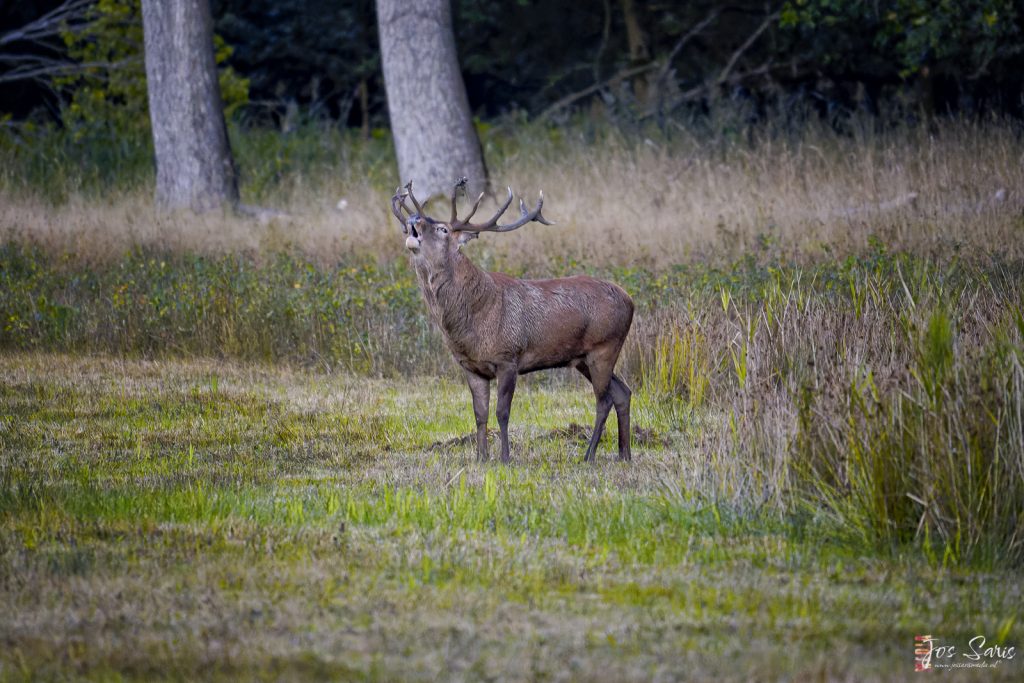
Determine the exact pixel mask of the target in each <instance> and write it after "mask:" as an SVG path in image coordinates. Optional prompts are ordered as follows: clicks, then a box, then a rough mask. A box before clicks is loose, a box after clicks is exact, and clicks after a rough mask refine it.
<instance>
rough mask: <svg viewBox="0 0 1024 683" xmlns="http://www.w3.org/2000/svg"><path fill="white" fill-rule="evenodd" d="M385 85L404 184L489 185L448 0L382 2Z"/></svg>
mask: <svg viewBox="0 0 1024 683" xmlns="http://www.w3.org/2000/svg"><path fill="white" fill-rule="evenodd" d="M377 22H378V26H379V34H380V46H381V63H382V66H383V69H384V86H385V89H386V90H387V96H388V113H389V114H390V116H391V133H392V135H393V136H394V139H395V152H396V153H397V155H398V172H399V175H400V180H401V183H402V184H405V182H407V181H409V180H412V181H414V182H415V183H416V194H417V195H418V196H420V197H425V196H436V195H446V194H448V193H449V192H450V191H451V187H452V184H453V183H454V182H455V180H456V179H457V178H459V177H460V176H466V177H468V178H469V191H470V193H472V194H475V193H477V192H482V191H483V190H484V189H485V188H486V186H487V175H486V173H487V171H486V169H485V168H484V163H483V156H482V154H481V150H480V141H479V139H478V138H477V136H476V130H475V129H474V128H473V119H472V117H471V116H470V113H469V100H468V99H467V98H466V86H465V84H464V83H463V81H462V73H461V72H460V71H459V62H458V58H457V56H456V53H455V34H454V32H453V30H452V13H451V5H450V0H377Z"/></svg>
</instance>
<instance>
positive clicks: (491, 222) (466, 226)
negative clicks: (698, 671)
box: [452, 187, 513, 232]
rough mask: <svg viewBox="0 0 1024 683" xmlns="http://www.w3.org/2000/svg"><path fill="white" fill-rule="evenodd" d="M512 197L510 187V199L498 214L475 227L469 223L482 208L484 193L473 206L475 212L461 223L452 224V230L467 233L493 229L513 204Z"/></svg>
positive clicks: (470, 213)
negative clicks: (480, 207)
mask: <svg viewBox="0 0 1024 683" xmlns="http://www.w3.org/2000/svg"><path fill="white" fill-rule="evenodd" d="M512 197H513V195H512V188H511V187H510V188H508V198H507V199H505V203H504V204H502V205H501V207H500V208H499V209H498V211H497V213H495V214H494V215H493V216H491V217H490V218H489V219H488V220H487V222H485V223H480V224H479V225H474V224H472V223H469V222H468V221H469V219H470V218H472V217H473V214H475V213H476V210H477V208H479V206H480V201H481V200H482V199H483V198H484V195H483V193H481V194H480V196H479V197H477V198H476V202H474V204H473V210H472V211H470V212H469V215H468V216H466V217H465V218H464V219H463V220H461V221H454V222H453V223H452V230H462V231H465V232H481V231H485V230H491V229H493V227H494V226H495V225H497V224H498V219H499V218H501V216H502V214H504V213H505V212H506V211H507V210H508V207H509V206H510V205H511V204H512Z"/></svg>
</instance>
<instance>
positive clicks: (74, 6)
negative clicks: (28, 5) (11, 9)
mask: <svg viewBox="0 0 1024 683" xmlns="http://www.w3.org/2000/svg"><path fill="white" fill-rule="evenodd" d="M92 5H93V1H92V0H67V1H66V2H64V3H63V4H61V5H59V6H58V7H56V8H54V9H53V10H51V11H50V12H47V13H46V14H44V15H43V16H41V17H39V18H38V19H36V20H34V21H31V22H29V23H27V24H25V25H24V26H22V27H21V28H18V29H14V30H13V31H8V32H7V33H5V34H4V35H2V36H0V46H3V45H7V44H8V43H17V42H27V43H39V42H41V41H44V40H47V39H50V38H55V37H57V36H58V35H60V33H61V31H63V30H65V29H66V28H68V27H69V26H72V25H74V24H80V23H83V22H84V21H85V20H86V19H87V18H88V15H89V8H90V7H92Z"/></svg>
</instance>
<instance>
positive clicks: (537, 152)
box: [0, 121, 1024, 268]
mask: <svg viewBox="0 0 1024 683" xmlns="http://www.w3.org/2000/svg"><path fill="white" fill-rule="evenodd" d="M486 146H487V148H488V149H489V150H490V152H489V156H490V157H491V166H492V179H493V182H494V183H495V185H496V186H497V187H498V189H499V190H500V188H501V187H502V186H503V185H504V184H510V185H511V186H512V187H513V188H514V189H515V190H516V192H517V193H519V194H522V195H524V196H525V197H526V198H527V200H528V201H529V200H532V198H533V197H535V196H536V192H537V190H539V189H543V190H544V192H545V196H546V198H547V203H546V205H547V207H548V208H547V210H546V212H545V213H546V214H548V215H549V217H550V218H551V219H552V220H555V221H556V222H557V223H558V225H557V226H555V227H551V228H546V227H543V226H539V225H531V226H529V227H528V228H526V229H523V230H522V231H520V232H519V233H517V234H516V235H513V236H502V237H498V238H495V237H485V239H483V240H481V241H480V242H478V243H475V244H473V246H472V247H470V249H471V250H472V252H473V253H474V256H475V257H476V258H477V259H478V260H481V261H482V262H484V263H487V264H493V265H496V266H508V267H521V266H525V267H529V268H533V267H537V268H543V267H544V266H545V265H549V264H550V263H551V262H559V263H560V262H563V261H565V260H567V259H568V260H574V261H577V262H579V263H581V264H585V265H588V266H595V267H604V266H610V265H626V264H643V265H647V266H653V267H662V266H665V265H669V264H674V263H680V262H690V261H695V260H715V261H720V260H723V259H725V260H730V259H735V258H737V257H740V256H743V255H745V254H748V253H752V252H764V251H769V252H771V253H772V254H775V255H781V256H784V257H786V258H790V259H795V260H806V259H807V258H813V257H814V255H815V254H821V253H823V252H824V251H831V252H833V253H839V254H847V253H854V252H857V251H860V250H863V249H864V248H865V247H867V246H868V245H869V243H870V242H871V240H872V239H873V238H875V239H879V240H881V241H883V242H884V243H886V244H887V245H889V246H890V247H891V248H894V249H908V250H915V251H919V252H920V251H927V252H933V251H946V252H948V251H950V250H952V249H954V248H956V249H961V250H966V251H968V252H972V251H980V252H984V251H985V250H987V249H988V248H989V246H990V245H993V244H1000V245H1004V246H1005V248H1006V249H1005V250H1004V252H1003V253H1004V255H1005V256H1008V257H1018V256H1019V255H1020V254H1021V252H1020V247H1019V245H1020V244H1024V240H1022V239H1021V233H1022V229H1024V224H1022V220H1021V214H1022V210H1024V194H1022V193H1021V191H1020V189H1019V188H1021V187H1024V140H1022V137H1021V134H1020V130H1019V126H1018V125H1016V124H1013V123H1001V122H989V123H984V124H974V123H967V122H956V121H953V122H949V121H946V122H941V123H936V124H935V125H934V126H933V127H932V128H928V127H926V126H919V127H917V128H900V129H898V130H895V131H890V132H886V133H876V132H873V131H872V130H871V127H870V125H869V124H863V125H859V126H856V125H855V126H853V130H852V132H850V133H849V134H838V133H835V132H833V131H831V130H826V129H821V128H820V127H815V126H809V127H808V128H805V129H804V130H803V131H802V132H801V133H799V134H792V133H789V134H784V133H779V132H778V131H777V130H765V131H763V132H760V133H757V132H752V133H750V134H748V135H747V136H746V137H743V138H739V137H734V138H722V137H721V136H719V137H717V138H714V139H710V140H709V139H703V138H698V137H697V136H696V134H693V133H683V134H677V136H676V138H675V139H672V140H666V139H661V138H660V139H659V140H658V141H654V140H652V139H649V138H641V139H640V140H634V139H632V138H626V137H624V136H623V135H621V134H618V133H614V132H605V133H604V134H603V137H602V138H601V139H600V140H598V141H594V140H593V139H590V138H588V137H587V135H586V134H585V133H584V132H581V131H574V130H572V129H569V130H565V131H563V130H546V129H537V128H533V129H528V130H526V131H517V132H515V133H512V134H505V133H501V132H496V133H492V134H491V138H489V141H488V143H487V144H486ZM367 156H368V155H354V156H352V157H351V158H350V159H349V162H350V165H348V166H343V165H342V164H343V161H339V162H338V163H336V164H335V165H322V164H321V165H315V166H313V167H312V168H309V169H297V170H294V171H293V174H292V175H286V176H285V177H284V178H282V179H280V180H279V181H278V183H277V184H276V185H275V186H274V188H273V189H272V190H267V191H266V192H265V194H264V196H261V197H256V198H255V199H254V203H257V204H258V203H260V202H267V203H271V204H273V205H274V208H276V209H279V210H282V211H284V212H285V213H286V214H287V216H284V217H277V218H270V219H269V220H265V221H259V220H254V219H252V218H247V217H242V216H234V215H223V214H211V215H206V216H200V217H196V216H192V215H161V214H159V213H157V212H156V211H155V210H154V207H153V205H152V202H151V201H150V200H149V198H148V191H147V190H135V191H128V192H121V193H113V194H108V195H107V196H105V197H104V198H103V199H101V200H99V201H97V200H96V199H95V198H94V197H92V196H91V195H88V196H87V195H82V194H75V193H74V192H72V193H71V194H70V195H69V197H68V199H67V201H65V202H63V203H61V204H59V205H53V203H52V202H49V201H47V200H43V199H41V198H40V196H41V195H40V194H39V193H37V192H34V191H31V190H25V189H24V188H21V189H18V188H16V187H15V186H14V185H13V184H12V183H9V182H8V183H6V184H5V185H4V186H5V187H6V189H3V188H0V197H2V200H0V231H3V232H7V233H14V234H19V235H23V236H27V237H30V238H31V239H34V240H36V241H38V242H40V243H42V244H43V245H45V246H47V247H48V248H49V249H52V250H54V251H58V252H74V253H76V254H79V255H81V256H83V257H85V258H99V259H102V258H106V257H108V256H109V255H111V254H119V253H123V252H124V251H125V250H127V249H130V248H132V247H135V246H144V247H151V248H158V249H170V250H173V251H188V252H199V253H216V254H220V253H224V252H238V251H243V252H251V253H263V252H268V251H275V250H279V249H282V248H294V249H298V250H299V251H301V252H304V253H306V254H309V255H312V256H313V257H315V258H317V259H318V260H324V261H330V260H333V259H337V258H339V257H340V256H342V255H345V254H349V253H352V252H357V253H362V254H372V255H376V256H377V257H378V258H383V259H391V258H396V257H401V256H402V255H403V254H402V246H401V244H402V242H401V240H400V239H398V236H397V232H396V227H395V225H394V219H393V218H392V217H391V215H390V213H389V210H388V198H389V196H390V194H391V192H392V190H393V185H396V184H398V178H397V177H393V178H392V177H391V174H388V173H386V172H382V170H381V168H380V167H379V163H380V162H379V160H377V159H367ZM392 173H393V172H392ZM382 177H383V178H390V182H388V181H386V180H384V181H382V180H376V181H375V180H373V179H374V178H382ZM260 187H262V185H261V186H260ZM247 194H249V195H251V194H252V188H250V189H249V191H248V192H247ZM498 194H499V195H500V194H501V192H500V191H499V192H498ZM339 206H343V208H339ZM493 206H494V203H493V202H490V203H489V204H488V205H487V206H485V207H484V209H485V210H486V209H488V208H493ZM438 212H439V213H441V214H445V213H446V211H445V210H443V209H438Z"/></svg>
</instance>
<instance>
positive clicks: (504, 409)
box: [495, 368, 519, 462]
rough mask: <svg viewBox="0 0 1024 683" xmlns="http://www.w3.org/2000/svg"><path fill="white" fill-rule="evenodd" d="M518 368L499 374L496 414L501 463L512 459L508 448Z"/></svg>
mask: <svg viewBox="0 0 1024 683" xmlns="http://www.w3.org/2000/svg"><path fill="white" fill-rule="evenodd" d="M518 374H519V373H518V372H517V371H516V368H510V369H508V370H504V371H502V372H501V373H499V374H498V405H497V409H496V410H495V414H496V415H497V417H498V428H499V429H501V461H502V462H508V461H509V460H511V459H512V456H511V455H509V448H508V417H509V415H510V414H511V413H512V395H513V394H515V393H516V377H517V376H518Z"/></svg>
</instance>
